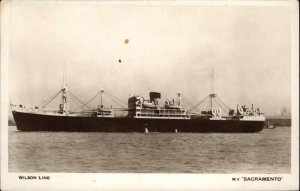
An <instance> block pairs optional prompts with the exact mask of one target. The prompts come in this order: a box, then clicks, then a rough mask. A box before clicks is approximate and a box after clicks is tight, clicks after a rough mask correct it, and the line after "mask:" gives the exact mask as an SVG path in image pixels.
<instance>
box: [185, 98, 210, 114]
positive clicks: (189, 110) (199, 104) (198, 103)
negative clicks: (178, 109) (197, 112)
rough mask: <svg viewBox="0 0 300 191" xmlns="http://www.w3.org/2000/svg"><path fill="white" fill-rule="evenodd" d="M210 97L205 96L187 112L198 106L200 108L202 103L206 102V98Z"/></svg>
mask: <svg viewBox="0 0 300 191" xmlns="http://www.w3.org/2000/svg"><path fill="white" fill-rule="evenodd" d="M209 96H210V95H208V96H206V97H205V98H204V99H203V100H202V101H200V103H198V104H196V105H195V106H193V107H192V108H191V109H189V110H188V111H191V110H193V109H195V108H197V107H198V106H200V105H201V104H202V103H203V102H204V101H206V100H207V98H209Z"/></svg>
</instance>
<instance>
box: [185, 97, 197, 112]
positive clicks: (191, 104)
mask: <svg viewBox="0 0 300 191" xmlns="http://www.w3.org/2000/svg"><path fill="white" fill-rule="evenodd" d="M181 96H182V98H183V101H184V102H186V103H187V104H188V105H189V106H190V107H193V103H192V102H191V101H189V99H187V98H186V97H185V96H184V95H183V94H182V95H181ZM195 109H196V110H197V111H198V112H200V110H199V109H198V108H195Z"/></svg>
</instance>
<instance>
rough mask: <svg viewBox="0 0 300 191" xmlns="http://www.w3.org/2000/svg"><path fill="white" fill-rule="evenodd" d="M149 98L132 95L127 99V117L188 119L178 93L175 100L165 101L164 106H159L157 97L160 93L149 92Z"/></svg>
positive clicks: (158, 97)
mask: <svg viewBox="0 0 300 191" xmlns="http://www.w3.org/2000/svg"><path fill="white" fill-rule="evenodd" d="M149 97H150V99H146V98H144V97H141V96H137V95H134V96H132V97H130V98H129V99H128V117H134V118H165V119H189V116H188V115H187V111H186V109H184V108H183V107H182V105H181V97H180V93H178V97H177V100H176V101H175V99H173V100H172V101H166V102H165V105H164V106H159V104H158V99H160V98H161V94H160V93H158V92H150V94H149Z"/></svg>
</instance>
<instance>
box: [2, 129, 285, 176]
mask: <svg viewBox="0 0 300 191" xmlns="http://www.w3.org/2000/svg"><path fill="white" fill-rule="evenodd" d="M8 143H9V144H8V151H9V156H8V157H9V171H10V172H66V173H68V172H80V173H106V172H113V173H290V170H291V128H290V127H277V128H275V129H264V130H263V131H261V132H259V133H253V134H251V133H250V134H247V133H235V134H231V133H100V132H92V133H77V132H74V133H73V132H21V131H18V130H17V129H16V127H15V126H10V127H9V142H8Z"/></svg>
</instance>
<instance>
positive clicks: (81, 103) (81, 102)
mask: <svg viewBox="0 0 300 191" xmlns="http://www.w3.org/2000/svg"><path fill="white" fill-rule="evenodd" d="M69 93H70V95H71V96H73V97H74V98H75V99H76V100H77V101H78V102H79V103H81V104H82V105H85V104H84V103H83V102H82V101H80V99H78V98H77V97H76V96H75V95H74V94H72V93H71V92H70V91H69ZM85 107H87V108H89V109H92V108H91V107H89V106H87V105H85Z"/></svg>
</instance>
